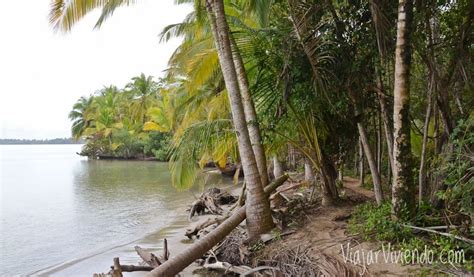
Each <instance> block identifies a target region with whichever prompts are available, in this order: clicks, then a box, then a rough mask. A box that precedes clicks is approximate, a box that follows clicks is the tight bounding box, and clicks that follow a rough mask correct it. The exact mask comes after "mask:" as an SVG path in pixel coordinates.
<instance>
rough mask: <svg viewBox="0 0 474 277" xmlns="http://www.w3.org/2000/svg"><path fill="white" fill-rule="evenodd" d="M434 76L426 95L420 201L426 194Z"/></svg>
mask: <svg viewBox="0 0 474 277" xmlns="http://www.w3.org/2000/svg"><path fill="white" fill-rule="evenodd" d="M434 85H435V84H433V78H431V80H430V88H429V89H428V95H427V97H426V101H427V104H428V106H427V107H426V117H425V124H424V125H423V144H422V147H421V157H420V172H419V174H418V198H419V199H418V201H419V202H420V204H421V202H422V201H423V199H424V197H425V195H426V172H425V163H426V146H427V144H428V131H429V126H430V119H431V109H432V108H431V106H432V102H433V99H432V98H433V97H432V95H433V90H434V87H433V86H434Z"/></svg>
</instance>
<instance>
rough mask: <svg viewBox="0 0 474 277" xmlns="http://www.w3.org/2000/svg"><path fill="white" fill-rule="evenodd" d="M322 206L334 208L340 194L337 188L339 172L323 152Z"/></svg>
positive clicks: (321, 171)
mask: <svg viewBox="0 0 474 277" xmlns="http://www.w3.org/2000/svg"><path fill="white" fill-rule="evenodd" d="M320 175H321V179H322V182H321V198H322V201H321V204H322V205H323V206H332V205H333V204H334V202H336V201H337V200H339V194H338V192H337V187H336V178H337V170H336V167H335V166H334V163H333V162H332V161H331V160H330V159H329V157H328V156H327V155H326V154H324V152H321V167H320Z"/></svg>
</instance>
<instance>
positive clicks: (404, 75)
mask: <svg viewBox="0 0 474 277" xmlns="http://www.w3.org/2000/svg"><path fill="white" fill-rule="evenodd" d="M398 5H399V6H398V23H397V43H396V50H395V79H394V89H393V95H394V106H393V126H394V135H393V137H394V147H393V158H394V168H393V169H394V170H393V184H392V214H393V216H394V217H395V218H397V219H400V217H401V216H403V214H404V213H411V212H412V211H413V210H414V207H415V193H414V192H415V191H414V182H413V176H412V158H411V155H412V154H411V144H410V119H409V110H410V63H411V45H410V43H411V31H412V20H413V0H400V1H399V4H398Z"/></svg>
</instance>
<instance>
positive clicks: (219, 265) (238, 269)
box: [202, 261, 251, 275]
mask: <svg viewBox="0 0 474 277" xmlns="http://www.w3.org/2000/svg"><path fill="white" fill-rule="evenodd" d="M202 267H204V268H207V269H213V270H222V271H225V272H233V273H236V274H239V275H242V274H244V273H246V272H247V271H249V270H251V268H250V267H248V266H243V265H240V266H233V265H231V264H229V263H226V262H219V261H216V262H215V263H205V264H204V265H203V266H202Z"/></svg>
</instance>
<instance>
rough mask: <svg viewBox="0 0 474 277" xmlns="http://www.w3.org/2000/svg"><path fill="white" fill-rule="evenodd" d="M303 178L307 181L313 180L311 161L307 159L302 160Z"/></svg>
mask: <svg viewBox="0 0 474 277" xmlns="http://www.w3.org/2000/svg"><path fill="white" fill-rule="evenodd" d="M304 179H305V180H306V181H309V182H313V181H314V172H313V167H312V166H311V162H310V161H308V159H305V160H304Z"/></svg>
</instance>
